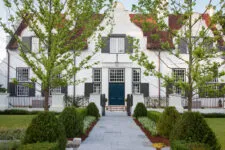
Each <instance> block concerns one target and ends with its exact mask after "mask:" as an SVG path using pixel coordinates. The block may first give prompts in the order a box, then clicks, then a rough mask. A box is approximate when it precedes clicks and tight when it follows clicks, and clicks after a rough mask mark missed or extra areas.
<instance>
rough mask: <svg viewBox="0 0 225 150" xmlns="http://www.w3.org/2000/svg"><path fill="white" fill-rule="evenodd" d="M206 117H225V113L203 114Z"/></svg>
mask: <svg viewBox="0 0 225 150" xmlns="http://www.w3.org/2000/svg"><path fill="white" fill-rule="evenodd" d="M201 115H202V116H203V117H204V118H225V114H222V113H209V114H201Z"/></svg>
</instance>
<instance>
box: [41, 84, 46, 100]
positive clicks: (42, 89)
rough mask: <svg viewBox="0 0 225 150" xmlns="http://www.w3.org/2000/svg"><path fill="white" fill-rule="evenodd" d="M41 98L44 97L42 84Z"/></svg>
mask: <svg viewBox="0 0 225 150" xmlns="http://www.w3.org/2000/svg"><path fill="white" fill-rule="evenodd" d="M41 96H42V97H44V96H45V95H44V89H43V87H42V83H41Z"/></svg>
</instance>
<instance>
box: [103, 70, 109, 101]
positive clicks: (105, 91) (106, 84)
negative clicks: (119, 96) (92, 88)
mask: <svg viewBox="0 0 225 150" xmlns="http://www.w3.org/2000/svg"><path fill="white" fill-rule="evenodd" d="M102 94H105V97H106V98H107V99H109V96H108V95H109V70H108V68H102ZM106 104H108V102H107V103H106Z"/></svg>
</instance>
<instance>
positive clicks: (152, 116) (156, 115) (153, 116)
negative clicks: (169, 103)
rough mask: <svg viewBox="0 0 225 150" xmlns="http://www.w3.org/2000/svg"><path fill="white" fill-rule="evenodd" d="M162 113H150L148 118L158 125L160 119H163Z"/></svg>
mask: <svg viewBox="0 0 225 150" xmlns="http://www.w3.org/2000/svg"><path fill="white" fill-rule="evenodd" d="M161 115H162V113H160V112H158V111H152V110H151V111H148V112H147V117H148V118H149V119H151V120H152V121H154V122H155V123H157V122H158V121H159V118H160V117H161Z"/></svg>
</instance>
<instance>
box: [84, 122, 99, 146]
mask: <svg viewBox="0 0 225 150" xmlns="http://www.w3.org/2000/svg"><path fill="white" fill-rule="evenodd" d="M97 122H98V121H94V122H92V124H91V126H90V127H89V128H88V129H87V130H86V132H85V133H84V134H83V135H82V136H81V140H82V142H83V141H84V140H85V139H86V138H87V137H88V135H89V134H90V132H91V130H92V129H93V128H94V126H95V125H96V124H97Z"/></svg>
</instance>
